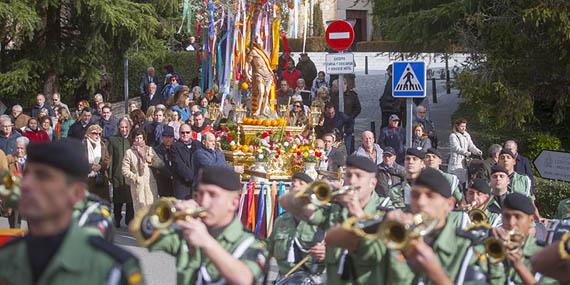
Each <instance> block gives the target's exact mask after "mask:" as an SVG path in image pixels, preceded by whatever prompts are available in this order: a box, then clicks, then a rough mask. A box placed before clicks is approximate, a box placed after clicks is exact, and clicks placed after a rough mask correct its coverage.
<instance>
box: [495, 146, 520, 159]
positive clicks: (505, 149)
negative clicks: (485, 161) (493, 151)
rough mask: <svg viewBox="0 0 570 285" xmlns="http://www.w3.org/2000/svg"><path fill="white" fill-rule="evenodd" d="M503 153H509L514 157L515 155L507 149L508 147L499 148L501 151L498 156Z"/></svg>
mask: <svg viewBox="0 0 570 285" xmlns="http://www.w3.org/2000/svg"><path fill="white" fill-rule="evenodd" d="M503 154H508V155H510V156H511V157H512V158H515V157H516V156H515V154H514V153H513V152H512V151H511V150H510V149H508V148H503V149H502V150H501V153H500V154H499V156H501V155H503Z"/></svg>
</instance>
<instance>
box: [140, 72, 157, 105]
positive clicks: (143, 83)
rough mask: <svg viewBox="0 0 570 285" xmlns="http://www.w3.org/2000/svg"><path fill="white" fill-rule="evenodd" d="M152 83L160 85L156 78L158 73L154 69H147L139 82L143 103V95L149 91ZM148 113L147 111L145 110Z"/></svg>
mask: <svg viewBox="0 0 570 285" xmlns="http://www.w3.org/2000/svg"><path fill="white" fill-rule="evenodd" d="M151 83H154V84H156V85H157V86H158V85H159V84H160V79H159V78H158V76H156V71H155V69H154V67H152V66H151V67H149V68H147V69H146V74H144V75H143V76H141V79H140V81H139V95H140V96H141V102H144V101H143V100H142V99H143V95H144V94H145V93H146V92H147V91H148V87H149V86H150V84H151ZM144 111H145V112H146V110H144Z"/></svg>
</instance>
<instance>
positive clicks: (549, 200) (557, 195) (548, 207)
mask: <svg viewBox="0 0 570 285" xmlns="http://www.w3.org/2000/svg"><path fill="white" fill-rule="evenodd" d="M569 197H570V183H568V182H563V181H555V180H548V179H543V178H539V177H537V178H536V205H537V206H538V211H539V212H540V214H541V215H542V216H543V217H545V218H554V215H555V214H556V209H557V207H558V203H559V202H560V201H561V200H563V199H566V198H569Z"/></svg>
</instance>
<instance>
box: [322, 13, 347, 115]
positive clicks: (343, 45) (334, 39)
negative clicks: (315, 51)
mask: <svg viewBox="0 0 570 285" xmlns="http://www.w3.org/2000/svg"><path fill="white" fill-rule="evenodd" d="M325 40H326V41H327V44H328V45H329V47H330V48H331V49H334V50H336V51H338V52H340V53H342V52H344V51H345V50H347V49H349V48H350V46H351V45H352V43H353V42H354V29H353V28H352V25H351V24H350V23H348V22H347V21H344V20H336V21H333V22H332V23H330V24H329V26H328V27H327V30H326V32H325ZM338 111H339V112H344V74H343V73H340V74H339V75H338Z"/></svg>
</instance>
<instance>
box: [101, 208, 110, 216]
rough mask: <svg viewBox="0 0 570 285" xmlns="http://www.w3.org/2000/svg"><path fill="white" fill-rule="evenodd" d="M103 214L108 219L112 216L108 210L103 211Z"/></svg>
mask: <svg viewBox="0 0 570 285" xmlns="http://www.w3.org/2000/svg"><path fill="white" fill-rule="evenodd" d="M101 214H103V216H105V217H108V216H110V215H111V213H109V210H107V209H101Z"/></svg>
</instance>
